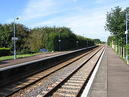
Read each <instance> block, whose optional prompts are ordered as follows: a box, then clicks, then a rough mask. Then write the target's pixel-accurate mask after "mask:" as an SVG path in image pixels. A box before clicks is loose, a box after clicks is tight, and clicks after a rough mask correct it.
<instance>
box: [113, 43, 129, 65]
mask: <svg viewBox="0 0 129 97" xmlns="http://www.w3.org/2000/svg"><path fill="white" fill-rule="evenodd" d="M111 47H112V48H113V49H114V51H115V52H116V53H117V54H118V55H119V56H120V57H121V58H122V59H124V60H125V61H126V62H127V64H129V51H128V50H127V49H126V48H125V47H121V46H119V45H113V44H112V45H111ZM126 50H127V53H126ZM127 56H128V59H126V57H127Z"/></svg>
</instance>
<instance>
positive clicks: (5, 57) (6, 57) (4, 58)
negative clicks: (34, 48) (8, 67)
mask: <svg viewBox="0 0 129 97" xmlns="http://www.w3.org/2000/svg"><path fill="white" fill-rule="evenodd" d="M38 54H39V53H34V54H21V55H17V58H24V57H30V56H35V55H38ZM9 59H13V55H12V56H3V57H0V61H4V60H9Z"/></svg>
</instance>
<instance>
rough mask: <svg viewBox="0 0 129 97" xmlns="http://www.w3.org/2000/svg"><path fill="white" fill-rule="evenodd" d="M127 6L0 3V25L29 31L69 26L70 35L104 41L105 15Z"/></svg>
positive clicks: (104, 1)
mask: <svg viewBox="0 0 129 97" xmlns="http://www.w3.org/2000/svg"><path fill="white" fill-rule="evenodd" d="M116 6H120V7H122V8H123V9H124V8H126V7H129V0H0V23H2V24H5V23H11V22H13V21H14V19H15V18H16V17H19V20H18V21H16V22H17V23H21V24H24V25H25V26H27V27H28V28H35V27H43V26H51V27H53V26H57V27H62V26H65V27H69V28H70V29H71V30H72V31H73V33H75V34H77V35H82V36H85V37H88V38H92V39H96V38H98V39H100V40H102V41H106V40H107V37H108V36H109V35H110V32H108V31H105V29H104V26H105V22H106V13H107V12H110V11H111V8H115V7H116Z"/></svg>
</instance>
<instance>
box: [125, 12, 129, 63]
mask: <svg viewBox="0 0 129 97" xmlns="http://www.w3.org/2000/svg"><path fill="white" fill-rule="evenodd" d="M128 20H129V19H128V13H127V11H126V31H125V34H126V46H127V44H128ZM126 61H127V62H128V50H127V49H126Z"/></svg>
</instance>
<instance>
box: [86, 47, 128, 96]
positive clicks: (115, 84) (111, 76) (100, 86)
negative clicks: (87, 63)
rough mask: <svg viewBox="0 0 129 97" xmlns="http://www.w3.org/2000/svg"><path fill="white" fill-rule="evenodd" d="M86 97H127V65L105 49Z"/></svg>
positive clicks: (112, 52) (108, 48) (107, 48)
mask: <svg viewBox="0 0 129 97" xmlns="http://www.w3.org/2000/svg"><path fill="white" fill-rule="evenodd" d="M87 97H129V65H127V64H126V63H125V62H124V61H123V60H122V59H120V57H119V56H117V55H116V53H115V52H114V51H113V50H112V49H111V48H110V47H106V50H105V53H104V55H103V58H102V61H101V63H100V66H99V69H98V71H97V73H96V76H95V79H94V81H93V83H92V85H91V88H90V90H89V93H88V96H87Z"/></svg>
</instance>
